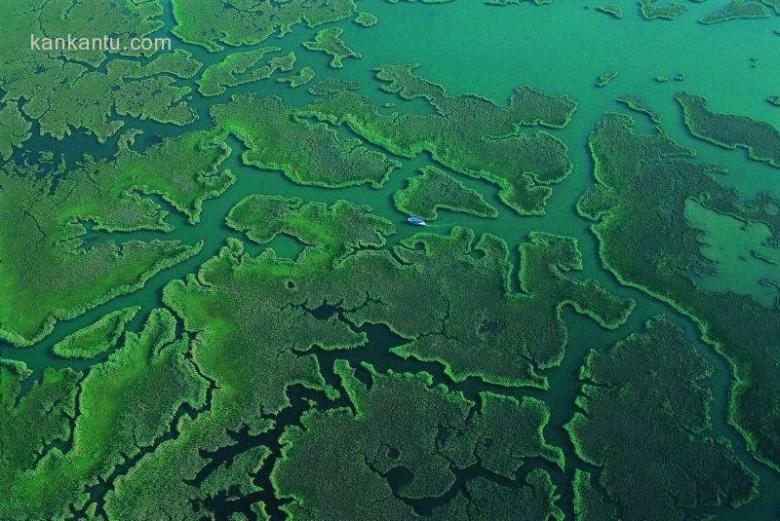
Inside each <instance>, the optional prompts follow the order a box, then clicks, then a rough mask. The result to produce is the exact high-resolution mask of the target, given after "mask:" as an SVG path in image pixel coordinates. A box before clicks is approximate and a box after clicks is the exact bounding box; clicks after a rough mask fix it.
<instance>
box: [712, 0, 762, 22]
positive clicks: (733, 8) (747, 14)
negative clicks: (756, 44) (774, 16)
mask: <svg viewBox="0 0 780 521" xmlns="http://www.w3.org/2000/svg"><path fill="white" fill-rule="evenodd" d="M756 18H769V13H768V12H767V11H766V9H765V8H764V6H763V5H761V4H760V3H758V2H752V1H750V0H747V1H746V0H731V1H730V2H729V3H728V4H726V5H724V6H723V7H721V8H719V9H716V10H714V11H712V12H711V13H709V14H708V15H706V16H705V17H704V18H702V19H700V20H699V23H701V24H704V25H712V24H717V23H722V22H728V21H729V20H750V19H756Z"/></svg>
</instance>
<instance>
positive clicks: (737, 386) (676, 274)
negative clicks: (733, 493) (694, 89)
mask: <svg viewBox="0 0 780 521" xmlns="http://www.w3.org/2000/svg"><path fill="white" fill-rule="evenodd" d="M589 143H590V148H591V152H592V154H593V158H594V161H595V165H596V166H595V171H594V172H595V177H596V181H597V184H596V186H594V187H593V188H591V189H590V190H588V192H586V194H585V195H584V196H583V197H582V199H580V201H579V203H578V210H579V212H580V214H581V215H583V216H585V217H587V218H589V219H592V220H594V221H596V223H595V224H594V225H593V226H592V230H593V231H594V233H595V234H596V236H597V238H598V240H599V254H600V256H601V258H602V260H603V262H604V265H605V266H606V267H607V268H608V269H609V270H611V271H612V272H613V273H614V274H615V275H616V276H617V277H618V278H619V279H620V281H621V282H623V283H624V284H628V285H631V286H634V287H637V288H639V289H641V290H643V291H645V292H646V293H648V294H650V295H652V296H654V297H656V298H659V299H661V300H663V301H665V302H667V303H669V304H671V305H672V306H674V308H675V309H677V310H678V311H680V312H682V313H684V314H685V315H687V316H689V317H691V318H692V319H693V320H694V321H695V322H696V323H697V325H698V327H699V329H700V331H701V333H702V335H703V338H704V340H705V341H706V342H708V343H710V344H712V345H713V346H714V347H715V348H716V349H717V351H718V352H719V353H721V354H722V355H724V356H725V357H726V358H728V360H729V361H730V363H731V367H732V368H733V370H734V381H733V384H732V388H731V394H730V401H729V421H730V423H731V424H733V425H734V426H735V427H737V429H738V430H739V431H740V433H741V434H742V436H744V438H745V440H746V442H747V445H748V447H749V449H750V450H751V452H752V453H753V454H754V455H755V457H756V458H758V459H759V460H760V461H762V462H764V463H766V464H767V465H769V466H771V467H772V468H774V469H777V468H779V467H778V465H780V461H779V460H778V456H777V455H778V454H780V436H778V435H777V433H778V432H780V431H779V430H778V429H774V428H767V425H780V398H778V396H777V393H776V392H775V390H776V389H777V388H778V385H780V364H779V363H778V360H777V357H776V345H777V344H776V342H775V339H776V338H778V337H780V315H778V313H777V310H776V309H769V308H766V307H764V306H763V305H761V304H760V303H759V302H757V301H756V300H755V299H753V298H752V297H750V296H746V295H737V294H734V293H716V292H712V291H708V290H705V289H703V288H702V287H700V286H699V285H698V284H697V283H696V278H697V277H700V276H706V275H708V274H712V273H713V266H712V261H711V260H710V259H707V258H706V257H705V256H704V255H703V254H702V252H701V243H700V239H701V236H702V232H701V231H700V230H699V229H697V228H695V227H693V226H691V224H690V223H688V221H687V219H686V218H685V207H686V204H687V203H686V202H687V201H688V200H689V199H694V200H697V201H700V202H701V204H703V205H704V206H705V207H706V208H709V209H711V210H715V211H717V212H719V213H722V214H724V215H731V216H733V217H735V218H737V219H739V220H741V221H743V222H763V223H765V224H767V225H768V226H770V227H771V228H772V230H773V233H775V234H776V233H777V230H778V229H780V227H779V225H780V223H779V222H778V212H777V208H778V206H777V199H776V198H775V197H773V196H771V195H769V194H763V195H759V196H758V197H756V198H755V199H754V200H750V201H745V200H744V198H743V197H742V196H741V194H739V193H738V192H736V191H735V190H734V189H732V188H727V187H724V186H722V185H720V184H719V183H718V182H717V181H716V180H715V178H714V177H713V172H714V170H713V168H712V167H711V166H708V165H702V164H699V163H697V162H695V161H693V160H692V159H691V158H692V152H691V151H690V150H687V149H686V148H684V147H682V146H680V145H678V144H677V143H675V142H674V141H672V140H671V139H670V138H669V137H668V136H667V135H666V134H665V133H663V132H660V133H659V132H654V133H652V134H635V133H634V130H633V121H632V120H631V119H630V118H628V117H626V116H623V115H618V114H609V115H607V116H605V118H604V119H602V121H601V122H600V123H599V125H598V127H597V128H596V130H595V131H594V132H593V134H592V135H591V137H590V140H589ZM669 237H674V238H675V240H674V241H670V240H669Z"/></svg>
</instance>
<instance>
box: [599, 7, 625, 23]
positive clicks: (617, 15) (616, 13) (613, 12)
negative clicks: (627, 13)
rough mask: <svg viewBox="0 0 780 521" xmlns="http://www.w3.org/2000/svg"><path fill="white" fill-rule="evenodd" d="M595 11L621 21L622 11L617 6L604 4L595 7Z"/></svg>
mask: <svg viewBox="0 0 780 521" xmlns="http://www.w3.org/2000/svg"><path fill="white" fill-rule="evenodd" d="M596 11H598V12H600V13H604V14H606V15H608V16H611V17H612V18H614V19H615V20H622V19H623V9H622V8H621V7H620V6H619V5H617V4H604V5H600V6H598V7H596Z"/></svg>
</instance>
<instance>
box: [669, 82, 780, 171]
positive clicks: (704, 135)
mask: <svg viewBox="0 0 780 521" xmlns="http://www.w3.org/2000/svg"><path fill="white" fill-rule="evenodd" d="M677 101H678V102H679V103H680V106H682V109H683V114H684V116H685V124H686V126H687V127H688V130H690V132H691V134H693V135H694V136H696V137H698V138H700V139H703V140H705V141H709V142H710V143H714V144H716V145H718V146H721V147H724V148H728V149H731V150H736V148H737V147H740V148H745V149H747V151H748V155H749V156H750V158H751V159H753V160H755V161H763V162H767V163H769V164H770V165H772V166H774V167H777V168H780V131H778V130H777V129H776V128H775V127H774V126H772V125H770V124H769V123H766V122H763V121H757V120H754V119H751V118H748V117H746V116H737V115H734V114H722V113H717V112H713V111H712V110H710V108H709V103H708V101H707V99H706V98H704V97H703V96H696V95H694V94H687V93H681V94H679V95H678V96H677Z"/></svg>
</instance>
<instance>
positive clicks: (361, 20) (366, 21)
mask: <svg viewBox="0 0 780 521" xmlns="http://www.w3.org/2000/svg"><path fill="white" fill-rule="evenodd" d="M355 23H356V24H358V25H360V26H361V27H373V26H375V25H376V24H378V23H379V18H377V17H376V15H374V14H371V13H368V12H366V11H361V12H359V13H358V15H357V16H356V17H355Z"/></svg>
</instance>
